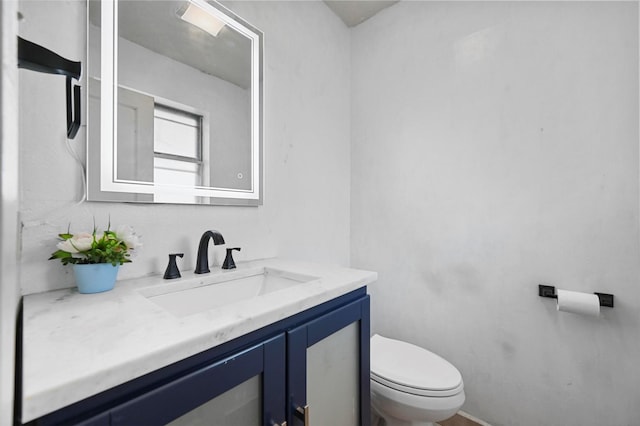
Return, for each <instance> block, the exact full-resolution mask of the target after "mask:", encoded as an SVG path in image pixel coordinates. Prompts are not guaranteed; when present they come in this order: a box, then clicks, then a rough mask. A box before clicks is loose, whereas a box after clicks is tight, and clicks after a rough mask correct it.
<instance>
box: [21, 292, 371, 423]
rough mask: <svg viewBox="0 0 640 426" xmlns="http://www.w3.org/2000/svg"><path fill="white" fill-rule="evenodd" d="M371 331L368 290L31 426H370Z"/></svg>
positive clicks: (204, 353)
mask: <svg viewBox="0 0 640 426" xmlns="http://www.w3.org/2000/svg"><path fill="white" fill-rule="evenodd" d="M369 334H370V333H369V296H368V295H367V294H366V288H365V287H362V288H360V289H358V290H355V291H352V292H351V293H348V294H346V295H343V296H340V297H338V298H335V299H333V300H330V301H328V302H325V303H323V304H321V305H318V306H315V307H313V308H311V309H308V310H306V311H303V312H300V313H298V314H295V315H293V316H291V317H289V318H285V319H283V320H281V321H278V322H276V323H274V324H271V325H268V326H266V327H263V328H261V329H259V330H256V331H253V332H251V333H249V334H247V335H244V336H242V337H239V338H237V339H234V340H231V341H229V342H227V343H224V344H222V345H219V346H216V347H213V348H211V349H209V350H207V351H205V352H202V353H199V354H196V355H194V356H192V357H190V358H187V359H185V360H182V361H180V362H177V363H175V364H172V365H169V366H167V367H164V368H162V369H160V370H157V371H154V372H152V373H149V374H148V375H146V376H142V377H139V378H137V379H134V380H132V381H130V382H127V383H124V384H122V385H119V386H118V387H116V388H113V389H110V390H108V391H105V392H103V393H101V394H98V395H94V396H92V397H89V398H87V399H85V400H82V401H79V402H77V403H75V404H73V405H71V406H69V407H65V408H63V409H60V410H58V411H56V412H53V413H51V414H48V415H46V416H44V417H42V418H40V419H37V420H35V421H33V422H30V423H29V424H31V425H86V426H89V425H90V426H109V425H111V426H131V425H149V426H151V425H171V426H182V425H211V426H217V425H224V426H227V425H243V426H245V425H255V426H282V425H285V424H286V425H288V426H309V425H310V424H313V425H329V424H339V425H341V426H350V425H353V426H360V425H362V426H369V425H370V405H369V404H370V394H369V392H370V391H369V389H370V387H369ZM305 407H306V413H305ZM298 408H300V410H299V411H298V410H297V409H298ZM305 414H306V421H305Z"/></svg>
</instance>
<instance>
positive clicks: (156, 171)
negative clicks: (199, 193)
mask: <svg viewBox="0 0 640 426" xmlns="http://www.w3.org/2000/svg"><path fill="white" fill-rule="evenodd" d="M202 121H203V117H202V116H200V115H197V114H192V113H190V112H186V111H181V110H178V109H175V108H170V107H167V106H164V105H160V104H155V106H154V116H153V129H154V131H153V135H154V136H153V151H154V161H153V181H154V182H155V183H168V184H172V185H185V186H189V187H194V186H202V185H203V169H204V162H203V160H202ZM171 198H172V201H173V202H175V195H172V196H171ZM187 198H189V200H181V201H183V202H186V201H190V200H191V199H194V198H195V197H187ZM155 201H160V202H162V201H163V200H162V199H161V196H159V195H157V196H156V197H155Z"/></svg>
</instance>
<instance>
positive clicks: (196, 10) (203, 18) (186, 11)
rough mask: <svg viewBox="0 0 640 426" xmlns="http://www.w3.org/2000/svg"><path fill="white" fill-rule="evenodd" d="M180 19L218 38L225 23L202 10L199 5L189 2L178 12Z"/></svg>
mask: <svg viewBox="0 0 640 426" xmlns="http://www.w3.org/2000/svg"><path fill="white" fill-rule="evenodd" d="M176 14H177V15H178V17H179V18H180V19H182V20H183V21H186V22H188V23H190V24H192V25H195V26H196V27H198V28H200V29H202V30H204V31H206V32H208V33H209V34H211V35H212V36H214V37H216V36H217V35H218V33H219V32H220V30H221V29H222V27H224V22H222V21H221V20H220V19H218V18H216V17H215V16H213V15H212V14H211V13H209V12H208V11H206V10H205V9H203V8H202V6H200V5H199V4H197V3H195V2H193V1H188V2H187V3H185V4H184V5H183V6H182V7H180V9H178V11H177V12H176Z"/></svg>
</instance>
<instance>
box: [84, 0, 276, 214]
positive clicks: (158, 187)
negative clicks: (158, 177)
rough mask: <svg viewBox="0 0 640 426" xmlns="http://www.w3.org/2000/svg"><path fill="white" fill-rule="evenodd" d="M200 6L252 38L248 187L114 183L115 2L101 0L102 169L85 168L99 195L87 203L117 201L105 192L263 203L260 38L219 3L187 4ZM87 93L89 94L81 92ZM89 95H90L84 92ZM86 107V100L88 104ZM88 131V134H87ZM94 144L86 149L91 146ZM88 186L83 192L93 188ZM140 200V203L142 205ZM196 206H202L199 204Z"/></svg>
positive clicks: (194, 0)
mask: <svg viewBox="0 0 640 426" xmlns="http://www.w3.org/2000/svg"><path fill="white" fill-rule="evenodd" d="M190 1H191V2H192V3H195V4H197V5H198V6H199V7H200V8H202V9H204V10H206V11H208V12H209V13H211V14H212V15H213V16H215V17H216V18H218V19H220V20H221V21H223V22H224V23H225V24H226V25H228V26H229V27H230V28H233V29H234V30H236V31H238V32H239V33H241V34H242V35H244V36H245V37H247V38H248V39H250V40H251V188H250V189H248V190H244V189H229V188H216V187H203V186H196V187H185V186H181V185H171V184H154V183H153V182H139V181H131V180H123V179H117V177H116V170H117V168H116V166H117V164H116V161H115V158H117V143H115V142H116V141H115V140H114V135H117V134H118V133H117V128H118V127H117V126H118V123H117V117H118V114H117V105H118V99H117V96H118V91H117V90H115V88H116V87H117V82H118V72H117V70H118V34H117V28H118V1H117V0H102V2H101V40H100V49H101V52H100V57H101V65H100V66H101V69H100V75H101V81H102V84H101V85H100V150H99V153H100V161H99V163H100V171H99V173H95V172H94V173H91V172H92V171H91V170H89V173H88V175H87V180H90V179H92V178H94V179H95V178H99V180H100V185H99V188H100V194H95V193H93V194H92V191H91V190H89V191H88V199H89V200H91V201H118V198H117V196H116V197H113V199H109V198H110V197H109V195H108V194H109V193H128V194H171V193H179V194H181V195H192V196H197V197H209V198H210V202H205V203H202V204H204V205H248V206H257V205H261V204H262V190H263V176H262V158H263V152H262V151H263V128H262V124H263V123H262V122H263V120H262V115H263V108H262V107H263V86H262V80H263V65H262V64H263V61H262V59H263V58H262V48H263V34H262V32H261V31H259V30H257V29H256V28H253V27H251V26H250V25H249V24H246V23H245V22H244V21H243V20H242V19H240V18H239V17H238V16H237V15H235V14H234V13H233V12H231V11H229V10H228V9H226V8H225V7H224V6H222V5H220V4H219V3H217V2H207V1H204V0H190ZM85 91H86V92H88V90H85ZM87 96H88V94H87ZM87 104H88V101H87ZM88 134H89V132H87V135H88ZM91 145H94V146H95V144H92V143H88V144H87V146H88V147H91ZM95 154H96V153H94V152H91V149H90V148H89V149H87V164H91V163H93V164H95V163H96V162H95V161H93V162H92V161H90V159H89V156H90V155H95ZM91 187H92V186H91V185H89V184H88V185H87V188H91ZM143 202H144V201H143ZM198 204H200V203H198Z"/></svg>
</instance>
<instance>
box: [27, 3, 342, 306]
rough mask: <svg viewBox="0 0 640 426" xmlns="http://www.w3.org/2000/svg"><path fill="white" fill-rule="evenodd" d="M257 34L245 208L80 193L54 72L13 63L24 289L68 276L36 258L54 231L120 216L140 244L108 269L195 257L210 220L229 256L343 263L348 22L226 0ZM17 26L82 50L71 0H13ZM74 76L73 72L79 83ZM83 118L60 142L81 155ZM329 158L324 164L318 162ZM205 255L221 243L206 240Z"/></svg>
mask: <svg viewBox="0 0 640 426" xmlns="http://www.w3.org/2000/svg"><path fill="white" fill-rule="evenodd" d="M226 4H227V5H229V6H230V7H231V8H232V9H233V10H234V11H236V12H237V13H238V14H240V15H241V16H243V17H244V18H245V19H246V20H247V21H248V22H250V23H251V24H253V25H255V26H256V27H257V28H260V29H261V30H262V31H264V32H265V34H268V36H267V37H266V38H265V43H266V46H265V52H266V54H265V61H266V62H265V73H266V78H265V84H266V86H265V135H266V140H265V146H266V148H265V195H264V205H263V206H261V207H258V208H249V207H210V206H179V205H178V206H165V205H127V204H114V203H94V202H85V203H82V204H80V205H76V203H77V202H78V200H79V199H80V194H81V191H82V185H81V176H80V172H79V169H78V166H77V165H76V164H75V162H74V160H73V159H72V158H71V156H70V155H69V154H68V153H67V151H66V148H65V129H64V122H65V108H64V96H65V94H64V90H65V88H64V79H63V78H61V77H59V76H48V75H44V74H36V73H33V72H29V71H20V97H21V98H20V126H21V127H20V131H21V135H20V156H21V157H20V166H21V168H20V174H21V179H22V184H21V190H22V193H21V195H22V200H21V208H20V214H21V221H22V225H23V228H22V236H21V244H22V252H21V260H20V267H21V269H22V271H24V273H23V274H22V279H21V287H22V292H23V293H24V294H29V293H34V292H38V291H43V290H48V289H53V288H60V287H68V286H71V285H73V278H72V276H71V274H70V271H69V269H68V268H64V267H62V265H61V264H60V263H59V262H47V261H46V259H47V258H48V257H49V255H50V254H51V252H53V251H54V249H55V243H56V234H58V233H59V232H63V231H65V230H66V229H67V225H68V224H69V223H71V224H72V230H73V231H82V230H87V229H91V228H92V226H93V225H92V224H93V218H94V217H95V220H96V223H97V224H98V225H105V226H106V223H107V221H108V217H109V215H111V223H113V224H130V225H132V226H133V227H134V228H135V229H136V230H137V231H138V233H139V234H141V235H142V237H143V243H144V247H143V248H142V249H141V250H140V251H139V253H138V255H137V257H136V258H135V259H134V261H133V263H132V264H127V265H125V266H123V267H122V268H121V269H120V275H119V278H120V279H123V278H131V277H138V276H142V275H146V274H149V273H162V272H163V271H164V268H165V267H166V263H167V254H168V253H171V252H176V251H178V252H184V253H185V258H184V259H182V261H181V262H180V267H181V269H183V270H188V269H191V268H193V267H194V265H195V254H196V253H195V252H196V249H197V243H198V239H199V237H200V235H201V234H202V232H203V231H205V230H206V229H218V230H220V231H221V232H222V234H223V235H224V237H225V239H226V241H227V242H228V243H229V244H230V245H233V246H236V245H237V246H240V247H242V252H240V253H239V254H238V255H237V260H243V259H256V258H263V257H271V256H276V255H278V256H282V257H287V258H294V259H307V260H308V259H312V260H316V261H319V262H327V263H333V264H342V265H348V264H349V242H348V241H349V240H348V239H349V186H348V182H349V167H350V157H349V128H350V127H349V126H350V123H349V105H350V104H349V96H350V94H349V87H350V81H349V70H350V59H349V58H350V50H349V49H350V45H349V31H348V29H347V28H345V27H344V25H343V24H342V22H341V21H340V20H339V19H338V18H337V17H336V16H335V15H334V14H333V13H332V12H331V11H330V10H329V9H328V8H327V7H326V6H325V5H324V4H322V3H320V2H300V3H293V2H239V3H237V4H236V3H226ZM20 10H21V12H22V13H23V14H24V16H25V20H24V21H23V22H22V23H21V24H20V28H19V31H20V34H21V35H22V36H23V37H25V38H27V39H30V40H32V41H34V42H36V43H41V44H43V45H45V46H46V47H49V48H51V49H52V50H54V51H57V52H59V53H60V54H61V55H63V56H66V57H69V58H72V59H80V60H83V61H84V60H85V57H86V6H85V3H84V2H81V1H23V2H20ZM83 84H84V82H83ZM85 133H86V128H85V127H82V128H81V130H80V132H79V134H78V136H77V138H76V139H75V140H73V141H71V146H72V147H73V148H74V149H76V150H77V151H78V152H79V153H80V155H84V144H85ZM327 165H330V168H329V170H330V173H328V172H327V167H326V166H327ZM217 256H218V257H217V260H216V261H217V262H218V264H221V261H222V259H223V254H222V253H220V250H217Z"/></svg>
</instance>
